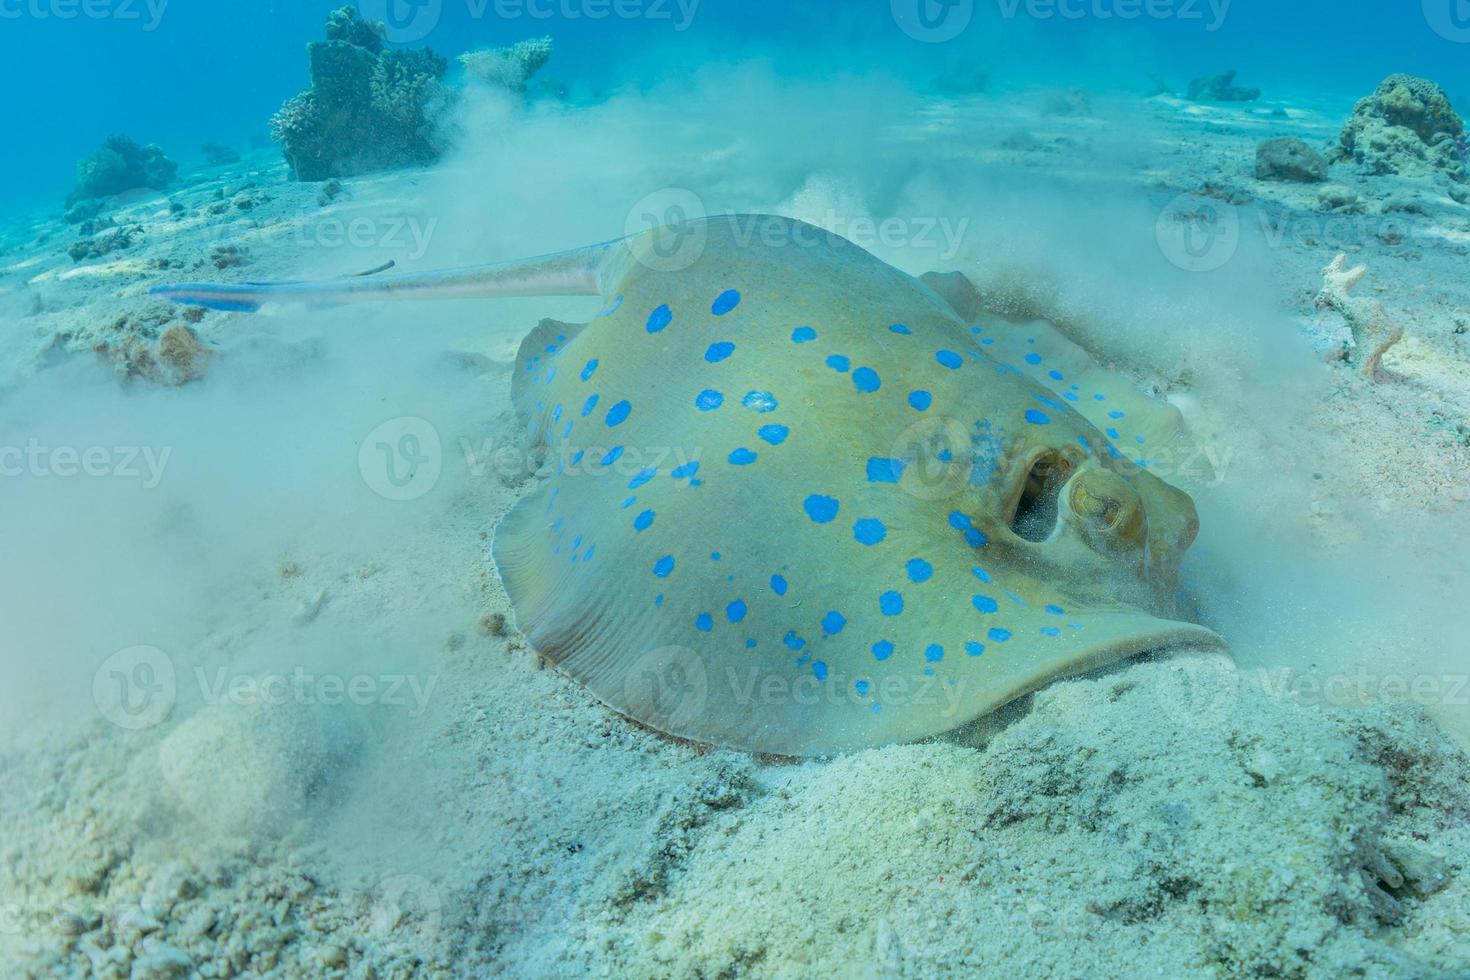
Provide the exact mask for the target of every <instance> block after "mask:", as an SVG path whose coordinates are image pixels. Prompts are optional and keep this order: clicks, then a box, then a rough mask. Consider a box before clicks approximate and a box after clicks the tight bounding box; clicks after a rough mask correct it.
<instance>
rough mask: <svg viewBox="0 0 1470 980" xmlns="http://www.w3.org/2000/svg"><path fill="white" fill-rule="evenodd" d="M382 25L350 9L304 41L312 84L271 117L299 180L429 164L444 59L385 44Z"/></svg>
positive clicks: (434, 154)
mask: <svg viewBox="0 0 1470 980" xmlns="http://www.w3.org/2000/svg"><path fill="white" fill-rule="evenodd" d="M383 34H384V29H383V25H381V24H376V23H369V22H367V21H363V20H362V19H361V18H360V17H359V16H358V14H357V11H356V10H355V9H354V8H352V7H343V8H341V9H339V10H337V11H335V12H334V13H333V14H332V15H331V17H330V18H328V21H327V40H325V41H316V42H313V43H312V44H310V45H308V47H307V55H308V59H309V61H310V64H311V88H310V89H309V90H307V91H305V92H302V93H301V94H300V95H297V96H295V97H294V98H292V99H291V100H289V101H288V102H287V103H286V104H285V105H284V106H282V107H281V109H280V111H279V112H277V113H276V115H275V118H274V119H273V120H272V121H271V133H272V135H273V136H274V137H275V139H276V141H277V142H278V143H280V144H281V147H282V150H283V152H284V154H285V157H286V162H287V163H289V164H290V166H291V173H292V175H293V176H294V177H295V178H296V179H297V180H306V181H317V180H327V179H329V178H332V177H351V176H355V175H358V174H364V173H371V172H373V171H378V170H389V169H392V168H394V167H403V166H414V165H421V164H426V163H432V162H433V161H434V160H436V159H438V157H439V154H440V152H441V151H442V149H443V147H442V146H441V145H440V143H439V141H438V139H437V137H436V129H437V121H436V120H437V117H438V116H439V114H440V111H441V110H442V108H443V105H444V103H445V93H444V88H443V84H442V81H441V80H442V79H443V77H444V73H445V71H447V70H448V63H447V62H446V61H445V60H444V59H443V58H441V57H440V56H439V55H437V54H435V53H434V52H433V51H431V50H429V49H427V48H425V49H421V50H412V51H399V50H385V49H384V48H383Z"/></svg>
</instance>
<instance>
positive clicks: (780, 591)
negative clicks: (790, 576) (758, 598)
mask: <svg viewBox="0 0 1470 980" xmlns="http://www.w3.org/2000/svg"><path fill="white" fill-rule="evenodd" d="M771 591H772V592H774V593H776V594H777V595H785V594H786V579H785V578H784V577H782V576H780V575H772V576H771Z"/></svg>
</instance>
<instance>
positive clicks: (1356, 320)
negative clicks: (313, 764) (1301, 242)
mask: <svg viewBox="0 0 1470 980" xmlns="http://www.w3.org/2000/svg"><path fill="white" fill-rule="evenodd" d="M1367 274H1368V267H1367V266H1365V265H1360V266H1357V267H1356V268H1352V269H1349V268H1348V264H1347V256H1346V255H1339V256H1338V257H1337V258H1335V259H1333V260H1332V264H1331V265H1329V266H1328V267H1327V268H1325V269H1323V270H1322V292H1320V293H1319V294H1317V309H1319V310H1334V311H1336V312H1337V313H1338V314H1339V315H1341V316H1342V318H1343V319H1344V320H1346V321H1347V325H1348V329H1349V330H1351V331H1352V334H1353V344H1352V348H1351V349H1350V350H1349V351H1348V352H1347V360H1348V362H1349V363H1350V364H1352V365H1354V366H1355V367H1357V369H1358V373H1359V374H1361V375H1363V376H1364V377H1366V378H1368V379H1370V380H1372V379H1376V378H1377V377H1378V369H1379V366H1380V365H1381V364H1382V363H1383V355H1384V354H1385V353H1387V352H1388V349H1389V348H1390V347H1392V346H1393V345H1394V344H1396V343H1398V342H1399V341H1400V340H1402V339H1403V338H1404V328H1403V327H1402V326H1400V325H1399V324H1397V323H1395V322H1394V321H1392V320H1390V319H1389V317H1388V313H1387V311H1386V310H1384V308H1383V304H1382V303H1380V302H1378V300H1376V299H1360V298H1357V297H1354V296H1353V295H1352V292H1353V288H1354V287H1355V286H1357V285H1358V283H1360V282H1362V281H1363V277H1364V276H1365V275H1367Z"/></svg>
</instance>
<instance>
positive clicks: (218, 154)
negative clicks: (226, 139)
mask: <svg viewBox="0 0 1470 980" xmlns="http://www.w3.org/2000/svg"><path fill="white" fill-rule="evenodd" d="M200 152H202V153H203V154H204V160H205V162H206V163H208V164H209V165H210V166H211V167H222V166H227V165H228V164H231V163H239V162H240V154H239V153H237V152H236V151H235V150H232V149H231V148H230V147H228V146H225V145H223V144H221V143H205V144H204V145H203V146H202V147H200Z"/></svg>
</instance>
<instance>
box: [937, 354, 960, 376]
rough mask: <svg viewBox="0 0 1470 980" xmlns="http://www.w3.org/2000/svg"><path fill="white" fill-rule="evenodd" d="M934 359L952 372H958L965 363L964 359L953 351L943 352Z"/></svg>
mask: <svg viewBox="0 0 1470 980" xmlns="http://www.w3.org/2000/svg"><path fill="white" fill-rule="evenodd" d="M934 359H935V360H936V361H938V362H939V363H940V365H942V366H943V367H947V368H949V369H950V370H951V371H956V370H958V369H959V366H960V365H961V364H963V363H965V362H964V359H963V358H961V357H960V355H958V354H956V353H955V352H954V351H952V350H942V351H940V352H939V353H937V354H935V355H934Z"/></svg>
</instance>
